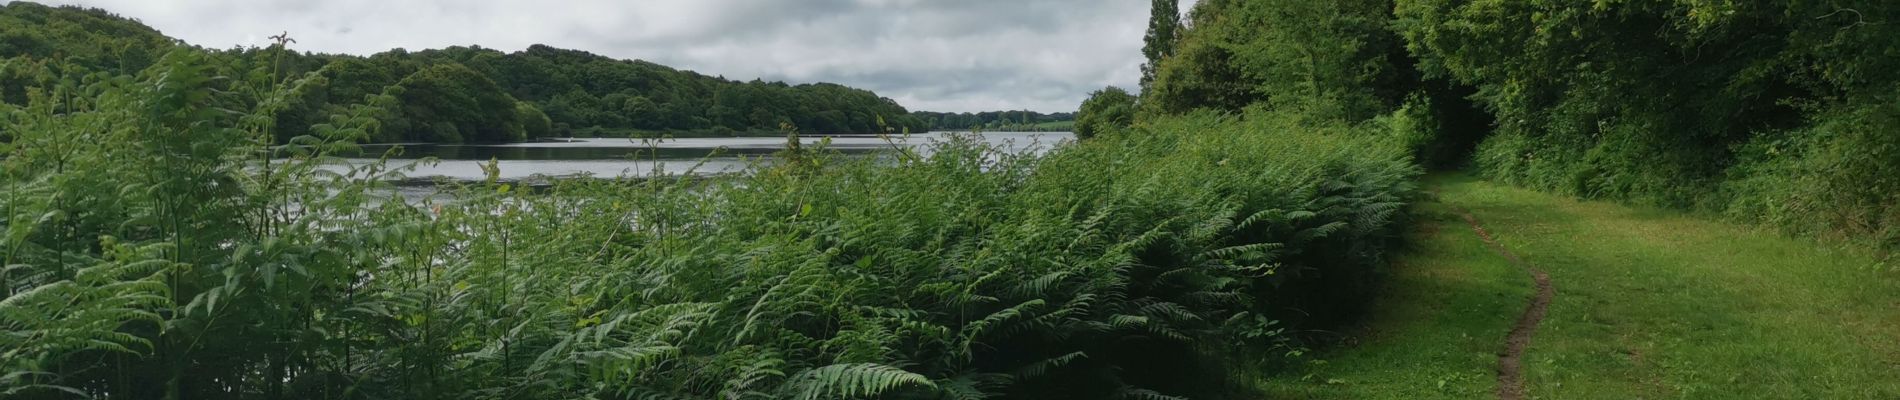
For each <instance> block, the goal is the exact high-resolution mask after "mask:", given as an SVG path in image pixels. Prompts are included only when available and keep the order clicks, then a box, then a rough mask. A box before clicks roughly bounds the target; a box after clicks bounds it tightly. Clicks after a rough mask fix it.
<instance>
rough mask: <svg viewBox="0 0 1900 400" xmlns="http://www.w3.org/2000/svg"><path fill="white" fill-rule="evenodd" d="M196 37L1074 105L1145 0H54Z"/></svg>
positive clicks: (942, 98)
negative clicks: (546, 60)
mask: <svg viewBox="0 0 1900 400" xmlns="http://www.w3.org/2000/svg"><path fill="white" fill-rule="evenodd" d="M53 2H55V3H66V4H80V5H85V6H91V7H99V8H104V9H107V10H110V11H113V12H115V13H118V14H120V15H124V16H127V17H132V18H136V19H139V20H140V21H143V22H145V23H146V24H149V25H152V26H153V27H155V28H158V29H159V30H161V31H164V32H165V33H167V34H170V35H172V36H174V37H179V38H181V39H185V40H186V41H188V42H191V43H194V44H199V45H203V46H207V47H231V46H234V45H260V44H263V42H264V40H265V39H264V38H265V37H266V36H269V35H272V34H275V33H277V32H280V31H289V32H290V33H291V34H292V36H294V37H296V38H297V40H298V46H299V47H300V48H302V49H303V50H310V51H319V52H331V53H349V54H372V53H376V52H380V51H383V50H388V49H391V48H397V47H401V48H406V49H411V50H414V49H422V48H440V47H446V46H454V45H480V46H482V47H487V48H494V49H501V50H508V51H512V50H519V49H522V48H526V47H527V46H528V45H531V44H537V43H540V44H547V45H551V46H555V47H562V48H573V49H579V50H585V51H589V52H593V53H596V54H601V55H606V56H610V57H616V58H627V59H642V60H647V61H652V62H656V63H661V64H666V65H669V66H673V67H676V68H681V69H690V70H694V71H698V72H700V73H704V74H708V75H720V76H725V77H727V78H732V79H751V78H754V77H758V78H763V79H766V80H783V81H787V82H793V83H806V82H820V81H823V82H836V83H840V84H845V85H850V86H855V87H860V88H865V89H870V90H873V91H876V92H878V94H881V95H884V96H886V97H890V98H892V99H896V100H897V101H898V102H900V103H902V104H904V105H905V106H906V107H909V108H911V109H917V110H933V111H985V110H1002V109H1032V110H1037V111H1044V112H1056V111H1071V110H1074V109H1075V106H1076V105H1077V104H1079V103H1081V100H1082V98H1083V97H1085V96H1086V95H1087V93H1088V92H1089V91H1093V90H1095V89H1099V88H1101V87H1103V86H1107V85H1117V86H1122V87H1131V86H1133V85H1135V83H1136V80H1137V79H1138V74H1139V70H1138V67H1139V65H1140V63H1141V55H1140V48H1141V36H1142V31H1143V30H1144V28H1145V26H1146V23H1147V18H1148V10H1147V7H1148V1H1145V0H962V1H959V0H647V1H613V0H571V1H566V2H560V3H559V4H555V2H549V1H536V0H497V1H480V2H469V1H451V0H331V1H304V0H190V1H187V0H57V1H53Z"/></svg>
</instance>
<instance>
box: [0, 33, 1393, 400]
mask: <svg viewBox="0 0 1900 400" xmlns="http://www.w3.org/2000/svg"><path fill="white" fill-rule="evenodd" d="M221 68H224V69H221ZM229 68H233V67H228V66H220V65H217V63H215V62H212V61H211V60H206V59H204V58H203V56H202V55H200V54H199V53H195V52H192V51H189V50H181V51H179V52H175V53H173V54H171V55H168V56H167V57H166V58H165V59H163V60H161V61H160V62H159V63H158V64H157V65H156V66H154V67H153V68H152V69H150V70H147V71H145V72H144V73H143V74H141V75H139V76H138V77H136V78H133V77H104V76H93V77H88V78H85V79H74V80H71V81H69V82H67V83H65V84H62V85H60V86H56V87H51V88H47V89H45V90H42V91H40V92H38V93H39V94H38V95H36V96H35V101H34V102H33V104H32V105H30V106H26V107H21V108H9V109H6V110H4V112H5V115H7V117H6V118H7V119H6V124H5V129H6V132H7V133H6V137H8V138H10V139H9V140H10V142H9V143H7V144H5V145H4V146H5V147H4V148H3V149H4V151H5V153H4V154H5V157H6V158H5V160H4V161H0V163H3V164H4V166H5V175H4V176H5V178H4V180H0V192H3V193H5V194H4V195H0V211H4V213H0V225H4V227H5V232H6V233H7V235H6V236H5V242H4V243H0V256H4V258H5V260H6V270H5V273H4V274H0V277H4V283H3V284H0V286H4V287H5V294H6V299H5V300H4V301H0V316H4V319H3V320H0V329H3V330H4V333H5V334H4V335H0V354H4V355H5V357H4V358H0V364H3V366H4V368H5V369H6V371H8V373H7V374H6V375H4V376H0V391H4V392H5V394H6V396H7V397H17V398H71V397H111V398H175V399H182V398H238V397H267V398H722V399H728V398H805V399H820V398H822V399H833V398H933V399H934V398H956V399H970V398H993V397H1001V398H1052V397H1059V398H1109V397H1116V398H1155V399H1158V398H1177V397H1195V398H1207V397H1218V396H1220V395H1222V394H1224V393H1223V390H1224V389H1223V387H1224V386H1223V385H1221V378H1222V377H1223V375H1224V374H1223V373H1222V371H1223V369H1222V366H1223V365H1225V363H1230V362H1233V361H1234V359H1235V357H1233V356H1232V355H1234V354H1262V353H1265V352H1266V351H1268V350H1273V349H1274V346H1276V345H1282V344H1286V343H1289V341H1290V340H1293V339H1295V338H1296V335H1294V334H1290V333H1288V332H1298V331H1300V330H1302V329H1308V328H1312V327H1322V326H1326V325H1327V324H1331V323H1336V322H1337V320H1339V319H1341V318H1344V317H1346V316H1349V315H1350V314H1351V313H1352V312H1353V310H1352V308H1353V306H1354V305H1355V304H1357V303H1358V301H1357V300H1358V299H1360V298H1362V297H1363V296H1362V295H1363V293H1364V291H1365V290H1367V289H1368V288H1369V287H1370V285H1371V283H1372V282H1373V281H1374V280H1375V278H1376V276H1377V274H1378V270H1379V268H1378V267H1379V266H1380V265H1381V264H1382V260H1381V257H1383V255H1384V254H1385V248H1386V246H1388V245H1389V242H1390V240H1391V238H1392V237H1394V231H1395V225H1396V224H1397V220H1398V219H1399V218H1400V214H1401V210H1402V206H1403V204H1404V202H1405V200H1406V199H1407V197H1408V196H1410V193H1411V191H1412V188H1411V183H1410V182H1411V181H1412V178H1413V177H1414V175H1415V174H1416V172H1415V168H1414V167H1413V166H1411V164H1410V162H1409V159H1408V156H1406V155H1405V150H1403V149H1402V148H1401V146H1398V145H1394V144H1391V143H1388V141H1387V140H1385V139H1383V138H1380V137H1377V135H1370V134H1367V132H1365V131H1364V130H1362V129H1357V128H1353V127H1345V126H1311V125H1309V124H1304V123H1295V122H1288V121H1287V120H1284V119H1279V118H1273V117H1270V116H1267V115H1264V114H1256V115H1249V116H1246V117H1245V118H1241V117H1229V116H1217V115H1193V116H1187V117H1179V118H1171V119H1166V120H1163V121H1159V122H1156V123H1152V124H1149V125H1145V126H1141V127H1137V128H1134V129H1130V130H1125V131H1120V132H1111V133H1108V134H1106V135H1103V136H1101V137H1097V138H1095V139H1092V140H1089V141H1086V142H1081V143H1073V144H1070V145H1066V146H1062V147H1060V148H1058V149H1056V150H1054V151H1052V152H1050V153H1047V154H1045V155H1026V154H1015V153H1010V152H1007V151H1004V150H1003V149H999V148H993V147H990V146H987V145H984V144H983V143H982V142H981V141H979V140H974V139H972V138H959V139H955V140H951V141H949V142H947V143H942V144H939V145H937V146H936V147H934V148H932V149H930V151H926V152H918V153H914V154H904V155H900V156H895V157H881V158H854V157H843V156H840V155H838V154H836V153H834V152H831V151H828V150H826V149H824V148H822V147H820V148H805V149H788V150H786V151H785V152H784V153H781V154H779V155H778V156H777V157H778V161H777V162H773V163H770V164H769V165H768V164H764V163H762V164H759V165H757V166H755V167H754V168H753V169H751V170H749V171H748V172H747V173H745V174H743V175H740V176H734V177H727V178H717V179H705V180H695V179H683V178H681V179H647V180H640V181H568V182H562V183H560V184H558V185H557V186H556V187H555V188H553V189H551V190H549V191H547V192H545V193H527V191H525V190H518V189H515V188H511V187H509V186H507V185H506V184H497V183H481V184H469V185H464V186H461V187H456V188H451V189H447V190H448V191H449V192H450V193H451V194H452V196H451V198H452V200H450V201H447V202H439V203H419V202H411V201H402V200H400V199H396V200H394V201H373V200H375V199H374V198H373V196H372V194H373V193H374V192H376V191H377V190H380V189H381V184H380V183H378V182H380V180H381V179H382V178H385V177H386V174H388V173H390V171H385V170H383V169H382V168H381V167H380V166H375V165H371V166H368V167H363V168H361V169H358V170H351V171H346V172H326V170H324V169H319V168H316V165H318V164H320V163H322V162H325V160H327V159H328V156H327V154H330V153H331V152H334V151H341V150H345V149H347V148H348V147H350V146H349V145H348V143H351V142H353V141H354V140H356V139H358V138H361V137H365V136H367V135H368V134H369V132H370V131H373V130H374V129H375V126H374V122H373V121H374V120H375V119H374V118H372V116H373V114H374V113H375V112H376V107H373V106H365V107H360V108H358V109H356V110H355V111H353V112H351V113H348V114H346V115H343V116H339V117H337V119H336V120H335V121H332V123H331V124H325V125H322V126H319V127H317V129H314V130H313V132H318V133H319V135H317V136H309V137H302V138H298V139H296V140H295V141H294V143H296V144H295V145H292V146H288V147H281V148H279V147H268V146H267V145H268V143H270V139H269V138H271V137H272V136H271V135H272V131H273V129H274V127H272V126H270V123H269V122H268V121H272V120H273V119H271V118H270V116H271V114H272V113H273V112H274V110H275V108H273V107H276V106H275V104H278V103H276V101H277V100H276V99H280V98H283V97H285V96H287V95H286V94H287V93H293V92H294V90H295V88H296V87H297V85H298V82H299V81H298V80H294V79H291V80H278V79H276V78H267V79H264V80H263V82H265V83H263V84H258V83H256V82H258V78H256V77H255V76H256V75H255V74H253V77H252V78H249V79H226V78H221V77H223V76H245V75H246V74H247V73H248V72H246V71H231V70H228V69H229ZM262 75H264V76H269V75H271V74H262ZM369 100H370V103H372V104H373V103H375V102H378V101H387V99H374V98H373V99H369ZM898 151H902V150H898ZM285 159H288V160H290V161H289V162H283V161H281V160H285ZM269 160H280V161H269Z"/></svg>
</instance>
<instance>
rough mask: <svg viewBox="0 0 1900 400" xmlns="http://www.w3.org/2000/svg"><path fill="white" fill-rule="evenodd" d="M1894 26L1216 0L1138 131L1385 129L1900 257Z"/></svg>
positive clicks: (1740, 7) (1825, 9)
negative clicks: (1267, 123) (1318, 125)
mask: <svg viewBox="0 0 1900 400" xmlns="http://www.w3.org/2000/svg"><path fill="white" fill-rule="evenodd" d="M1160 3H1169V1H1166V0H1157V4H1160ZM1157 15H1160V12H1157ZM1894 20H1900V7H1897V6H1895V5H1893V4H1892V3H1888V2H1881V1H1844V2H1842V1H1836V2H1803V1H1757V2H1713V3H1711V2H1695V1H1666V0H1655V1H1636V2H1618V3H1596V4H1594V5H1591V4H1577V5H1557V4H1543V3H1535V2H1468V1H1458V0H1352V1H1338V2H1307V1H1294V0H1258V1H1239V0H1204V1H1201V2H1199V3H1198V4H1197V5H1196V6H1195V7H1194V9H1193V10H1192V11H1191V12H1190V13H1189V16H1188V18H1187V20H1186V21H1183V22H1184V23H1181V24H1179V25H1167V26H1162V27H1161V28H1162V29H1158V31H1178V32H1179V34H1178V38H1175V39H1166V38H1158V37H1157V36H1154V35H1150V38H1149V39H1150V45H1149V46H1147V48H1148V49H1151V50H1155V51H1153V52H1151V53H1150V54H1149V55H1150V57H1151V60H1153V61H1152V62H1151V63H1150V65H1151V67H1150V68H1146V69H1144V71H1148V72H1150V75H1151V76H1152V78H1150V79H1145V80H1144V82H1147V83H1146V84H1145V85H1146V87H1144V88H1143V90H1142V94H1141V97H1140V100H1139V103H1140V104H1139V106H1138V108H1139V111H1138V112H1137V113H1136V118H1130V120H1155V119H1160V118H1165V116H1167V115H1176V114H1183V113H1189V112H1193V111H1195V110H1216V111H1220V112H1226V113H1234V114H1241V115H1249V116H1251V115H1256V114H1259V113H1274V114H1292V115H1298V116H1300V118H1304V119H1310V120H1315V121H1338V122H1341V123H1347V124H1373V125H1387V126H1392V127H1394V128H1396V129H1401V130H1404V131H1409V132H1411V133H1406V134H1403V135H1402V136H1404V137H1405V139H1404V140H1406V141H1407V142H1408V143H1410V144H1409V146H1410V147H1413V148H1414V149H1415V156H1416V158H1417V159H1418V161H1419V162H1420V163H1421V164H1423V165H1427V166H1435V167H1465V166H1468V167H1470V168H1471V169H1473V170H1475V171H1477V172H1478V173H1480V174H1482V175H1484V176H1487V177H1491V178H1495V179H1498V180H1500V181H1504V182H1510V183H1516V184H1522V185H1526V186H1530V187H1535V188H1540V189H1546V190H1552V191H1557V192H1560V193H1565V194H1572V195H1578V196H1583V197H1589V198H1607V199H1617V200H1625V201H1631V202H1635V203H1640V204H1646V205H1656V206H1665V207H1674V208H1681V209H1689V210H1697V211H1703V212H1708V213H1714V214H1721V215H1725V216H1728V217H1731V218H1735V219H1738V220H1744V221H1751V222H1763V223H1768V224H1771V225H1774V226H1780V227H1784V228H1787V229H1790V230H1793V231H1796V232H1800V233H1805V234H1811V235H1821V236H1828V237H1834V238H1849V239H1855V240H1870V241H1873V242H1876V243H1884V245H1885V246H1887V247H1900V135H1897V134H1895V133H1894V132H1896V131H1900V118H1896V116H1900V112H1896V111H1900V109H1896V108H1895V107H1896V105H1897V104H1900V97H1896V96H1900V57H1896V56H1895V54H1900V40H1896V39H1895V38H1900V28H1896V27H1895V25H1893V24H1891V23H1887V22H1888V21H1894ZM1163 25H1165V24H1163ZM1098 93H1100V94H1098V95H1097V97H1098V98H1105V99H1106V98H1113V97H1115V96H1114V93H1106V92H1098ZM1092 101H1093V99H1092ZM1127 101H1128V100H1119V101H1109V100H1102V101H1100V103H1102V104H1110V103H1116V102H1122V103H1125V102H1127ZM1088 107H1089V106H1088V105H1087V104H1086V103H1085V105H1084V110H1083V111H1084V112H1083V113H1082V115H1080V116H1079V118H1078V120H1080V121H1086V120H1088V119H1090V118H1092V117H1099V116H1101V115H1107V114H1112V113H1118V112H1122V111H1113V112H1102V111H1097V112H1095V113H1093V114H1095V115H1091V113H1090V111H1091V110H1090V109H1089V108H1088ZM1097 109H1098V110H1106V109H1115V108H1112V107H1106V106H1102V107H1097ZM1078 130H1081V129H1078Z"/></svg>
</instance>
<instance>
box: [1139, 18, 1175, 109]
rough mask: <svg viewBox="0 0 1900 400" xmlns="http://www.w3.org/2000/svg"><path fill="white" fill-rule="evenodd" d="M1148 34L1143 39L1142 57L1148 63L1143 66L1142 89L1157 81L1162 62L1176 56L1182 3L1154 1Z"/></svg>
mask: <svg viewBox="0 0 1900 400" xmlns="http://www.w3.org/2000/svg"><path fill="white" fill-rule="evenodd" d="M1148 11H1149V15H1148V33H1147V35H1145V36H1142V38H1141V42H1142V45H1141V55H1142V56H1143V57H1146V58H1147V59H1148V62H1146V63H1143V64H1141V88H1142V90H1144V91H1145V90H1147V89H1148V84H1149V83H1152V82H1154V80H1155V69H1156V66H1157V65H1160V64H1161V60H1163V59H1166V58H1168V57H1169V56H1173V55H1174V44H1175V42H1176V41H1178V40H1180V33H1181V2H1180V1H1179V0H1154V3H1153V4H1151V5H1149V8H1148Z"/></svg>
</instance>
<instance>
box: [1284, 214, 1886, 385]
mask: <svg viewBox="0 0 1900 400" xmlns="http://www.w3.org/2000/svg"><path fill="white" fill-rule="evenodd" d="M1428 187H1437V188H1438V189H1439V193H1440V194H1439V199H1438V200H1439V202H1437V203H1428V204H1424V205H1422V206H1421V208H1420V211H1421V212H1420V214H1421V216H1420V218H1421V221H1420V223H1419V226H1418V228H1417V229H1416V230H1415V231H1414V232H1413V233H1412V234H1411V239H1412V240H1411V241H1412V243H1413V244H1414V246H1412V247H1413V248H1412V250H1409V251H1408V252H1406V253H1404V254H1403V255H1402V256H1401V257H1400V258H1399V261H1398V262H1397V263H1395V265H1394V266H1393V268H1392V271H1391V274H1390V281H1389V282H1388V284H1387V285H1388V286H1387V288H1386V290H1385V294H1384V295H1382V296H1381V297H1380V298H1379V299H1378V300H1376V303H1375V305H1374V309H1376V310H1379V311H1377V312H1375V313H1374V314H1373V315H1371V316H1369V318H1368V321H1367V322H1366V323H1365V325H1364V327H1362V328H1360V329H1359V330H1358V331H1355V332H1351V333H1350V335H1351V338H1352V339H1351V340H1349V341H1348V344H1347V345H1345V346H1342V347H1340V348H1336V349H1333V350H1327V351H1322V352H1320V353H1319V354H1317V355H1316V358H1317V359H1319V360H1324V361H1314V362H1310V363H1307V364H1306V365H1304V366H1302V367H1300V368H1295V369H1293V370H1292V371H1289V372H1284V373H1280V374H1277V375H1273V376H1266V377H1261V378H1259V380H1260V381H1261V382H1262V383H1261V386H1262V388H1263V389H1264V391H1266V392H1267V393H1268V394H1269V395H1271V396H1272V397H1286V398H1342V399H1344V398H1352V399H1364V398H1404V399H1416V398H1477V397H1488V396H1491V393H1493V392H1494V391H1495V390H1496V362H1497V358H1496V352H1497V351H1499V350H1500V349H1502V348H1503V338H1504V335H1505V333H1506V332H1507V331H1508V330H1509V327H1510V324H1511V322H1512V321H1513V320H1514V319H1515V318H1516V316H1517V314H1518V313H1520V312H1521V311H1522V310H1523V307H1524V305H1525V301H1527V300H1526V299H1527V297H1528V295H1529V292H1530V279H1529V277H1528V276H1527V275H1525V273H1524V272H1523V271H1521V270H1519V269H1516V268H1515V267H1512V266H1509V265H1507V264H1505V263H1504V262H1503V261H1502V258H1501V257H1499V256H1497V255H1496V254H1494V253H1492V252H1491V251H1490V250H1489V249H1487V248H1485V247H1484V245H1483V243H1482V242H1481V241H1480V240H1479V239H1478V238H1477V237H1476V236H1475V235H1474V234H1472V232H1471V230H1470V229H1469V227H1468V226H1466V225H1465V223H1464V222H1463V221H1462V220H1460V219H1458V218H1457V217H1456V215H1455V212H1453V211H1450V208H1449V207H1448V206H1447V204H1449V205H1456V206H1459V207H1463V208H1466V209H1469V210H1471V211H1472V212H1473V213H1474V214H1476V215H1477V217H1478V218H1479V219H1480V220H1481V221H1482V222H1483V223H1484V225H1485V227H1486V229H1489V230H1491V231H1492V232H1494V233H1495V234H1497V235H1498V237H1499V240H1500V241H1501V242H1502V243H1503V244H1504V245H1505V246H1507V247H1509V248H1510V249H1511V250H1512V251H1514V252H1516V253H1518V254H1519V255H1521V256H1523V257H1524V258H1525V259H1526V261H1528V262H1530V263H1533V264H1536V265H1537V266H1539V267H1540V268H1542V269H1544V270H1545V271H1547V272H1549V273H1550V275H1551V277H1552V280H1553V283H1554V285H1555V287H1556V292H1557V295H1556V298H1555V301H1554V302H1553V304H1552V305H1551V308H1550V315H1549V317H1547V319H1545V320H1544V322H1543V325H1542V326H1541V327H1540V328H1539V329H1538V331H1537V334H1536V336H1535V337H1534V338H1533V339H1532V342H1531V345H1530V348H1529V350H1528V352H1527V354H1526V356H1525V362H1524V367H1525V375H1526V379H1527V384H1528V385H1529V391H1530V393H1531V395H1532V397H1534V398H1552V399H1572V398H1616V399H1622V398H1650V399H1654V398H1777V399H1780V398H1788V399H1794V398H1846V399H1855V398H1879V399H1891V398H1900V273H1897V272H1896V271H1894V270H1892V269H1890V268H1882V267H1879V266H1878V265H1876V263H1875V262H1874V261H1872V260H1874V259H1875V257H1874V256H1873V255H1872V254H1871V253H1870V252H1867V251H1863V250H1860V249H1834V248H1828V247H1827V246H1824V245H1819V244H1816V243H1814V242H1812V241H1805V240H1796V239H1788V238H1786V237H1784V236H1781V235H1778V234H1774V233H1770V232H1762V231H1760V230H1757V229H1752V228H1745V227H1740V226H1735V225H1730V224H1725V223H1719V222H1712V221H1708V220H1704V219H1698V218H1694V217H1690V216H1685V215H1681V214H1678V213H1674V212H1669V211H1660V210H1654V209H1644V208H1631V207H1625V206H1619V205H1614V204H1608V203H1601V202H1580V201H1574V200H1570V199H1566V198H1563V197H1559V196H1553V195H1548V194H1543V193H1539V192H1534V191H1529V190H1523V189H1517V188H1512V187H1507V186H1502V185H1497V184H1492V183H1487V182H1482V181H1477V180H1473V179H1471V178H1467V177H1461V176H1441V177H1436V178H1434V179H1431V180H1429V181H1428Z"/></svg>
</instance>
